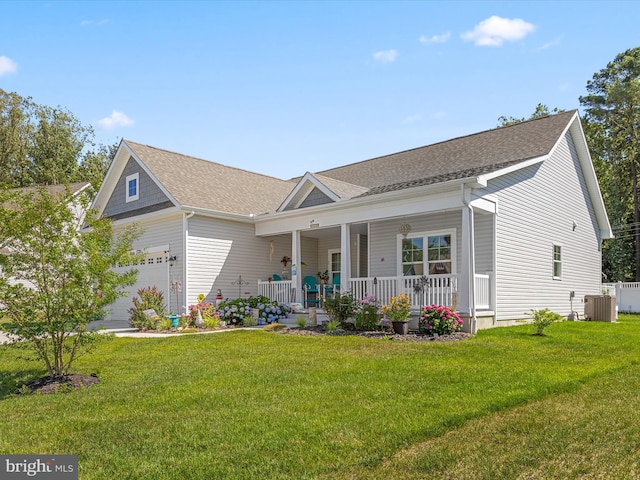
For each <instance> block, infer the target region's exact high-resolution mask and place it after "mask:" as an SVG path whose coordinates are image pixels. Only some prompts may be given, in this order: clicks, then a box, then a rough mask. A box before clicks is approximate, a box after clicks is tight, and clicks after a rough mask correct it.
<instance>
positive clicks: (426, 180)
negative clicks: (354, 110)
mask: <svg viewBox="0 0 640 480" xmlns="http://www.w3.org/2000/svg"><path fill="white" fill-rule="evenodd" d="M576 112H577V111H576V110H571V111H568V112H563V113H559V114H556V115H549V116H546V117H541V118H537V119H534V120H528V121H524V122H521V123H517V124H514V125H509V126H506V127H499V128H495V129H493V130H486V131H484V132H480V133H475V134H472V135H467V136H464V137H458V138H454V139H452V140H447V141H444V142H440V143H435V144H433V145H428V146H425V147H420V148H414V149H412V150H405V151H403V152H399V153H394V154H391V155H385V156H383V157H377V158H373V159H371V160H365V161H363V162H358V163H353V164H350V165H345V166H342V167H337V168H332V169H329V170H324V171H321V172H318V173H319V175H322V176H325V177H329V178H333V179H336V180H341V181H343V182H347V183H351V184H355V185H360V186H363V187H367V188H368V189H369V190H368V192H367V193H366V194H365V195H373V194H376V193H383V192H388V191H394V190H402V189H405V188H410V187H415V186H420V185H430V184H435V183H440V182H446V181H449V180H456V179H461V178H468V177H472V176H479V175H482V174H486V173H489V172H493V171H497V170H500V169H502V168H505V167H508V166H511V165H515V164H517V163H520V162H524V161H526V160H530V159H533V158H537V157H541V156H544V155H547V154H549V153H550V152H551V150H552V149H553V147H554V146H555V145H556V143H557V141H558V139H559V138H560V136H561V135H562V133H563V132H564V131H565V130H566V128H567V127H568V125H569V123H570V122H571V121H572V119H573V118H574V116H575V115H576Z"/></svg>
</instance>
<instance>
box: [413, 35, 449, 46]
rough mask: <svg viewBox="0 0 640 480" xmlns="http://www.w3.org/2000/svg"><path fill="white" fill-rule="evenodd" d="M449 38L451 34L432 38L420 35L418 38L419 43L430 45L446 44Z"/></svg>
mask: <svg viewBox="0 0 640 480" xmlns="http://www.w3.org/2000/svg"><path fill="white" fill-rule="evenodd" d="M449 38H451V32H446V33H443V34H442V35H433V36H432V37H426V36H424V35H422V36H421V37H420V43H424V44H426V45H431V44H433V43H446V42H448V41H449Z"/></svg>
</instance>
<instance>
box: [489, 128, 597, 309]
mask: <svg viewBox="0 0 640 480" xmlns="http://www.w3.org/2000/svg"><path fill="white" fill-rule="evenodd" d="M479 193H487V194H492V195H494V196H496V197H498V199H499V213H498V215H497V219H496V222H497V233H496V235H497V272H496V281H497V303H498V308H497V319H498V320H499V321H505V320H514V319H518V318H523V317H524V312H527V311H529V309H531V308H535V309H540V308H550V309H551V310H553V311H556V312H558V313H560V314H562V315H567V314H569V313H570V311H571V307H570V302H569V292H570V291H575V293H576V298H575V300H574V304H573V308H574V310H577V311H579V312H580V313H581V310H582V305H581V304H580V299H581V298H583V297H584V295H585V294H592V293H597V292H598V289H599V284H600V275H601V273H600V272H601V258H600V248H599V247H600V234H599V229H598V226H597V223H596V219H595V214H594V211H593V207H592V204H591V201H590V197H589V195H588V193H587V188H586V185H585V180H584V176H583V174H582V170H581V168H580V164H579V160H578V156H577V154H576V151H575V148H574V145H573V141H572V138H571V136H570V134H569V133H567V134H566V136H565V137H564V138H562V139H561V140H560V143H559V145H558V148H557V149H556V151H555V152H554V154H553V155H552V157H551V158H549V159H548V160H546V161H544V162H543V163H541V164H536V165H533V166H530V167H527V168H524V169H522V170H519V171H517V172H514V173H511V174H508V175H505V176H503V177H500V178H497V179H495V180H492V181H490V183H489V185H488V187H487V188H486V189H484V190H483V191H481V192H479ZM574 221H575V222H576V224H577V228H576V229H575V231H574V230H573V222H574ZM554 244H559V245H561V246H562V278H561V279H560V280H555V279H553V270H552V268H553V262H552V259H553V256H552V255H553V245H554Z"/></svg>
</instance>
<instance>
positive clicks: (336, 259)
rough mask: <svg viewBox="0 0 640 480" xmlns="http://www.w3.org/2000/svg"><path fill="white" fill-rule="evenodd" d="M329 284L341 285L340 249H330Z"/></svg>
mask: <svg viewBox="0 0 640 480" xmlns="http://www.w3.org/2000/svg"><path fill="white" fill-rule="evenodd" d="M329 284H331V285H338V286H340V249H333V250H329Z"/></svg>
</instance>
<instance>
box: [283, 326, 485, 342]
mask: <svg viewBox="0 0 640 480" xmlns="http://www.w3.org/2000/svg"><path fill="white" fill-rule="evenodd" d="M276 333H281V334H286V335H303V336H311V335H333V336H344V335H357V336H359V337H367V338H379V339H388V340H394V341H399V342H456V341H460V340H467V339H469V338H471V337H473V335H471V334H470V333H466V332H455V333H453V334H451V335H435V336H431V335H427V334H425V333H421V332H418V331H415V330H413V331H412V330H410V331H409V333H408V334H407V335H398V334H396V333H393V332H357V331H355V330H344V329H338V330H335V331H333V332H327V331H326V329H325V328H324V327H322V326H309V327H303V328H284V329H282V330H278V331H276Z"/></svg>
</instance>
